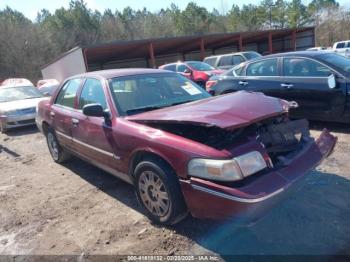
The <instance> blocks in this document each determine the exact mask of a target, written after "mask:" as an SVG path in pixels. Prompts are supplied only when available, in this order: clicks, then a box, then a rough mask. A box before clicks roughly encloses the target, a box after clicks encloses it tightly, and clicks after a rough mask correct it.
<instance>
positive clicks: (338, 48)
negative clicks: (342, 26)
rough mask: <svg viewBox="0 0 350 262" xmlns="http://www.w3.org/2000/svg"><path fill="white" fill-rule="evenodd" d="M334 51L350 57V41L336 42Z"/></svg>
mask: <svg viewBox="0 0 350 262" xmlns="http://www.w3.org/2000/svg"><path fill="white" fill-rule="evenodd" d="M333 51H334V52H337V53H339V54H340V55H344V56H347V57H350V40H346V41H340V42H335V43H334V45H333Z"/></svg>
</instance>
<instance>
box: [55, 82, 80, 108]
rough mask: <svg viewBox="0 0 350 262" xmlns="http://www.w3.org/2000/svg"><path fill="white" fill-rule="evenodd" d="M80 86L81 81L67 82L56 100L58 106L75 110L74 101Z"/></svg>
mask: <svg viewBox="0 0 350 262" xmlns="http://www.w3.org/2000/svg"><path fill="white" fill-rule="evenodd" d="M80 84H81V79H72V80H69V81H67V82H66V83H65V84H64V86H63V87H62V89H61V90H60V92H59V94H58V96H57V98H56V104H58V105H62V106H66V107H70V108H74V101H75V97H76V96H77V91H78V89H79V87H80Z"/></svg>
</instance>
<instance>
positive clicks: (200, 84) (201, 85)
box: [196, 80, 205, 90]
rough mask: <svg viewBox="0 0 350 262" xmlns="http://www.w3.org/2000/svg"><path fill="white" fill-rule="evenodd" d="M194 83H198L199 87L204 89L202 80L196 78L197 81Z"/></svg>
mask: <svg viewBox="0 0 350 262" xmlns="http://www.w3.org/2000/svg"><path fill="white" fill-rule="evenodd" d="M196 84H197V85H199V86H200V87H201V88H203V89H204V90H205V82H204V81H202V80H198V81H197V82H196Z"/></svg>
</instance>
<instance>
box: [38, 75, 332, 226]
mask: <svg viewBox="0 0 350 262" xmlns="http://www.w3.org/2000/svg"><path fill="white" fill-rule="evenodd" d="M288 108H289V103H288V102H287V101H284V100H280V99H277V98H272V97H268V96H265V95H263V94H259V93H249V92H244V91H243V92H237V93H235V94H229V95H226V96H218V97H211V96H210V95H209V94H208V93H207V92H206V91H204V90H203V89H202V88H201V87H199V86H197V85H196V84H194V83H193V82H191V81H190V80H188V79H187V78H185V77H183V76H181V75H179V74H177V73H173V72H169V71H163V70H156V69H120V70H106V71H98V72H89V73H86V74H82V75H77V76H73V77H71V78H69V79H67V80H66V81H64V82H63V85H62V86H61V87H60V89H59V90H58V92H57V93H55V94H54V95H53V96H52V98H51V101H43V102H41V103H40V104H39V109H38V115H37V119H36V121H37V124H38V127H39V129H40V130H41V131H42V132H43V133H44V135H45V136H46V138H47V143H48V148H49V151H50V153H51V156H52V158H53V160H54V161H55V162H57V163H61V162H63V161H65V160H67V159H68V158H69V155H70V154H73V155H76V156H78V157H80V158H82V159H84V160H86V161H88V162H90V163H91V164H93V165H96V166H97V167H99V168H101V169H103V170H105V171H107V172H109V173H111V174H113V175H115V176H117V177H118V178H120V179H122V180H124V181H126V182H128V183H130V184H132V185H134V187H135V190H136V195H137V197H138V200H139V202H140V203H141V205H142V207H143V208H144V211H145V213H146V215H147V216H148V217H149V218H150V219H151V220H153V221H155V222H158V223H163V224H174V223H176V222H178V221H180V220H181V218H183V217H184V216H185V215H186V214H187V213H188V210H189V211H190V213H191V214H192V215H193V216H195V217H198V218H213V219H227V218H237V219H241V218H242V219H248V221H249V220H256V219H258V218H260V217H261V216H262V215H263V214H265V213H266V212H267V210H269V209H270V208H271V207H272V206H274V205H275V204H276V203H278V202H280V200H281V199H282V197H283V196H285V194H286V193H287V192H288V191H289V189H290V188H292V187H294V186H295V185H296V184H297V183H296V182H297V181H299V180H300V179H301V178H303V177H305V175H306V174H307V173H308V172H309V171H310V170H312V169H313V168H314V167H315V166H317V165H318V164H319V163H320V162H321V161H322V160H323V159H324V158H325V157H327V156H328V155H329V154H330V153H331V151H332V149H333V147H334V145H335V142H336V138H335V137H334V136H333V135H331V134H330V133H329V132H328V131H326V130H324V131H323V132H322V134H321V135H320V137H319V138H318V139H317V140H315V139H313V138H312V137H311V136H310V133H309V129H308V124H307V121H306V120H296V121H290V120H289V119H288ZM116 190H118V189H117V188H116ZM106 212H108V210H106Z"/></svg>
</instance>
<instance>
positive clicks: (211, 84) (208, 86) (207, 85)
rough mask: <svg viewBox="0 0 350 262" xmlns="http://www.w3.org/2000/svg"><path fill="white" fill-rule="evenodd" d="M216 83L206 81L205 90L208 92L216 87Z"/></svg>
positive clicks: (214, 81)
mask: <svg viewBox="0 0 350 262" xmlns="http://www.w3.org/2000/svg"><path fill="white" fill-rule="evenodd" d="M217 82H218V81H216V80H208V81H207V82H206V83H205V89H206V90H207V91H208V92H210V89H211V88H212V87H213V86H215V85H216V83H217Z"/></svg>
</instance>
